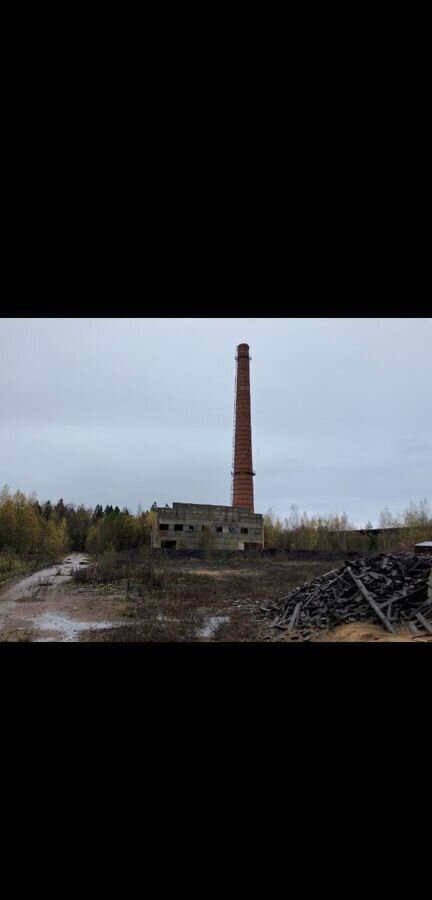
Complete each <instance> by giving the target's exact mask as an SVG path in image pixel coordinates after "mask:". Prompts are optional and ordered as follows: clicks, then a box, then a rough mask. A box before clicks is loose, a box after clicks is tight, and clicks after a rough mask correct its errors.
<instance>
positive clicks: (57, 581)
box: [0, 553, 112, 643]
mask: <svg viewBox="0 0 432 900" xmlns="http://www.w3.org/2000/svg"><path fill="white" fill-rule="evenodd" d="M87 564H88V556H87V554H85V553H70V554H69V555H68V556H66V557H65V558H64V560H63V562H62V563H61V564H57V565H53V566H50V567H48V568H45V569H41V570H39V571H38V572H33V574H32V575H28V576H26V577H25V578H21V577H19V578H15V579H13V582H9V583H7V584H6V585H4V587H3V588H2V589H0V641H3V642H4V641H31V642H36V643H39V642H42V641H44V642H45V641H59V642H64V641H77V640H79V635H80V633H81V632H83V631H89V630H92V629H98V628H110V627H111V625H112V623H111V622H108V621H101V620H100V617H99V616H98V615H96V616H92V615H91V613H90V614H89V611H88V610H85V609H82V608H81V609H80V608H79V607H80V605H81V606H82V604H79V601H78V600H77V597H76V595H75V594H74V593H73V592H72V593H68V592H66V590H65V585H66V584H67V583H68V582H70V581H71V580H72V572H73V570H74V569H77V568H78V567H79V566H83V565H87ZM77 613H78V615H77Z"/></svg>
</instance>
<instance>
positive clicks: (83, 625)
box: [32, 613, 114, 644]
mask: <svg viewBox="0 0 432 900" xmlns="http://www.w3.org/2000/svg"><path fill="white" fill-rule="evenodd" d="M32 626H33V627H34V628H37V629H39V630H41V631H56V632H59V633H60V635H61V637H59V638H50V637H38V638H35V640H34V643H38V644H40V643H44V642H47V641H62V642H63V641H76V640H77V638H78V635H79V634H80V633H81V632H82V631H97V630H99V629H100V628H114V624H113V623H112V622H76V621H74V620H73V619H69V617H68V616H66V615H61V614H60V613H42V615H40V616H37V617H36V618H35V619H33V621H32Z"/></svg>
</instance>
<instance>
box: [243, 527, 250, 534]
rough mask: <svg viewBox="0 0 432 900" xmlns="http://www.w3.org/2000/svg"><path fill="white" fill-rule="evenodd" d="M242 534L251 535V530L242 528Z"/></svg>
mask: <svg viewBox="0 0 432 900" xmlns="http://www.w3.org/2000/svg"><path fill="white" fill-rule="evenodd" d="M241 533H242V534H249V528H242V529H241Z"/></svg>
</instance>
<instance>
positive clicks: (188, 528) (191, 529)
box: [186, 525, 194, 531]
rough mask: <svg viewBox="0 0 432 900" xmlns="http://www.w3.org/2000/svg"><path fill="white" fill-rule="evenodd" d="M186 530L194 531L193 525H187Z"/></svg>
mask: <svg viewBox="0 0 432 900" xmlns="http://www.w3.org/2000/svg"><path fill="white" fill-rule="evenodd" d="M186 528H187V530H188V531H193V530H194V527H193V525H187V526H186Z"/></svg>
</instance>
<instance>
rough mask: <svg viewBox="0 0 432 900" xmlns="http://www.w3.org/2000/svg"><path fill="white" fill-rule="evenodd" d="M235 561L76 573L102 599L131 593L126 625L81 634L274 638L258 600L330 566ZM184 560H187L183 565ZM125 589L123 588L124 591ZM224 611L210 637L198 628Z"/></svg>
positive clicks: (126, 638) (133, 637)
mask: <svg viewBox="0 0 432 900" xmlns="http://www.w3.org/2000/svg"><path fill="white" fill-rule="evenodd" d="M260 562H261V565H257V563H256V561H255V560H254V561H253V562H252V561H251V562H249V561H246V560H241V561H237V560H236V561H233V564H232V565H227V564H226V563H225V565H224V566H223V567H222V566H220V565H214V566H208V565H207V563H206V568H205V569H203V567H202V566H203V564H202V561H199V565H198V566H197V567H196V571H191V561H190V560H182V561H181V562H179V564H177V565H175V564H174V563H172V562H170V563H169V564H166V563H165V562H164V564H163V566H161V565H158V566H155V567H154V568H153V567H151V569H149V568H146V567H143V566H130V567H129V568H128V567H127V566H125V564H122V567H117V569H116V571H115V577H114V578H113V580H112V582H108V583H107V582H105V573H103V576H102V577H103V579H104V580H103V582H102V584H101V583H100V581H99V579H98V577H97V576H96V578H95V577H94V575H93V577H92V576H91V573H90V575H89V574H88V570H84V571H83V572H79V573H77V576H76V577H75V581H76V582H78V583H82V582H85V583H87V589H90V591H91V592H92V593H93V591H94V592H95V593H96V594H97V595H98V597H100V599H102V598H103V597H104V596H105V597H107V598H108V597H109V596H113V594H116V595H117V596H120V595H121V594H123V596H124V597H125V599H127V604H126V606H127V611H126V612H125V613H124V615H126V617H127V618H129V622H128V623H127V624H126V623H125V625H124V626H121V627H117V628H115V629H112V630H111V629H110V630H107V631H98V632H94V633H92V634H83V635H82V637H81V640H91V641H115V642H119V641H121V642H129V641H133V642H136V641H140V642H146V641H158V642H159V641H164V642H165V641H175V642H178V641H197V640H201V641H203V640H205V641H208V640H211V641H227V642H232V641H263V640H270V639H273V638H274V631H271V629H270V623H269V622H268V621H264V620H263V617H262V615H260V612H259V608H260V606H265V605H266V603H268V602H270V601H274V600H276V599H277V598H278V597H280V596H283V595H284V594H287V593H288V592H289V591H290V590H292V588H293V587H296V586H297V585H299V584H303V582H305V581H308V580H310V579H311V578H314V577H316V576H317V575H319V574H322V573H323V572H326V571H328V570H329V568H331V565H332V564H331V563H328V562H323V561H319V562H316V561H312V562H311V561H309V560H308V561H301V562H289V563H287V562H283V563H279V562H274V561H267V560H265V561H264V562H263V561H262V560H261V561H260ZM185 563H186V565H185ZM123 592H124V593H123ZM214 616H226V617H228V619H229V621H227V622H226V623H221V624H220V625H219V627H217V629H216V630H215V631H214V633H213V634H212V635H210V636H209V637H199V634H198V632H199V631H200V629H202V628H203V627H204V626H205V624H206V623H207V622H208V620H209V618H210V617H214Z"/></svg>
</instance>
